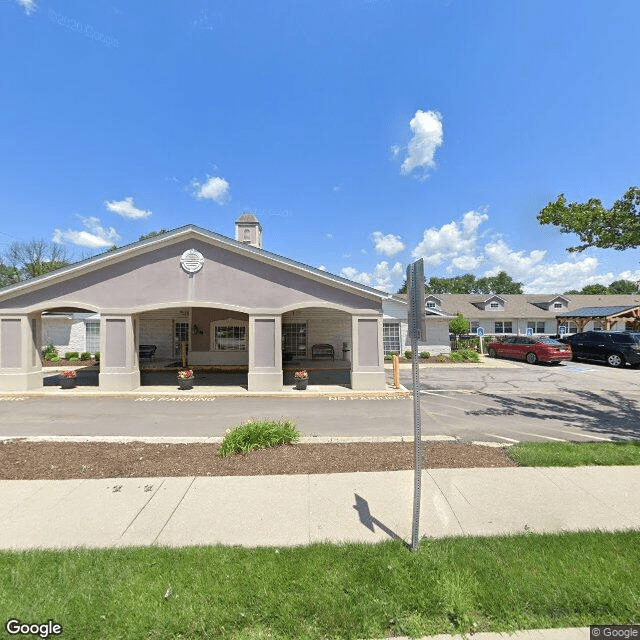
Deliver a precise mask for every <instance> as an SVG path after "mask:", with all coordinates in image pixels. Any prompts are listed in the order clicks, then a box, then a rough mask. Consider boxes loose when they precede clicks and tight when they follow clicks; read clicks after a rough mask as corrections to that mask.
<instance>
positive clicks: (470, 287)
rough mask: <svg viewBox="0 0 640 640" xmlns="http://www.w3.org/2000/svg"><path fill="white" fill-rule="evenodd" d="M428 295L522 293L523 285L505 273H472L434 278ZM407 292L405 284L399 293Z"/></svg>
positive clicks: (427, 285)
mask: <svg viewBox="0 0 640 640" xmlns="http://www.w3.org/2000/svg"><path fill="white" fill-rule="evenodd" d="M424 290H425V292H426V293H433V294H440V293H486V294H491V293H522V283H521V282H515V281H514V280H513V278H512V277H511V276H510V275H508V274H507V273H506V272H505V271H501V272H500V273H499V274H498V275H497V276H488V277H484V278H476V277H475V276H474V275H473V274H471V273H466V274H465V275H463V276H455V277H453V278H438V277H437V276H433V277H431V278H429V282H427V283H426V284H425V288H424ZM406 292H407V283H406V282H405V283H404V285H403V286H402V288H401V289H400V290H399V291H398V293H406Z"/></svg>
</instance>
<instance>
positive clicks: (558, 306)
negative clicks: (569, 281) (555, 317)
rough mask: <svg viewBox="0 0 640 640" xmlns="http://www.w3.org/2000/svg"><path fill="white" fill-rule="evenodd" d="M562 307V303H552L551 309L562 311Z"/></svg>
mask: <svg viewBox="0 0 640 640" xmlns="http://www.w3.org/2000/svg"><path fill="white" fill-rule="evenodd" d="M563 306H564V305H563V304H562V302H554V303H553V308H554V309H562V307H563Z"/></svg>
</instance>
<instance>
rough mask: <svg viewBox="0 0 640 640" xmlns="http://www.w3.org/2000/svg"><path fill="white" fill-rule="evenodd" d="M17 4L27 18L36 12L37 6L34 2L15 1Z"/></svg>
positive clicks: (33, 0)
mask: <svg viewBox="0 0 640 640" xmlns="http://www.w3.org/2000/svg"><path fill="white" fill-rule="evenodd" d="M17 2H18V4H19V5H20V6H21V7H22V8H23V9H24V12H25V13H26V14H27V15H28V16H30V15H31V14H32V13H33V12H34V11H35V10H36V7H37V5H36V3H35V0H17Z"/></svg>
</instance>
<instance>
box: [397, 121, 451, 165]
mask: <svg viewBox="0 0 640 640" xmlns="http://www.w3.org/2000/svg"><path fill="white" fill-rule="evenodd" d="M409 126H410V127H411V131H412V132H413V138H411V141H410V142H409V145H408V147H407V156H406V157H405V159H404V161H403V162H402V165H401V167H400V171H401V172H402V173H404V174H405V175H408V174H410V173H411V172H412V171H414V170H415V169H423V171H424V177H426V176H427V173H428V170H429V169H433V168H434V167H435V166H436V162H435V160H434V156H435V153H436V149H437V148H438V147H439V146H440V145H441V144H442V140H443V130H442V116H441V115H440V114H439V113H438V112H437V111H422V110H419V111H416V114H415V115H414V116H413V118H412V119H411V121H410V122H409ZM391 152H392V153H393V155H394V156H397V155H398V153H400V148H399V147H398V146H397V145H396V146H393V147H391Z"/></svg>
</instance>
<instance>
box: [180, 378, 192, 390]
mask: <svg viewBox="0 0 640 640" xmlns="http://www.w3.org/2000/svg"><path fill="white" fill-rule="evenodd" d="M178 385H179V386H180V389H181V390H182V391H187V390H189V389H193V378H187V379H186V380H178Z"/></svg>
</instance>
